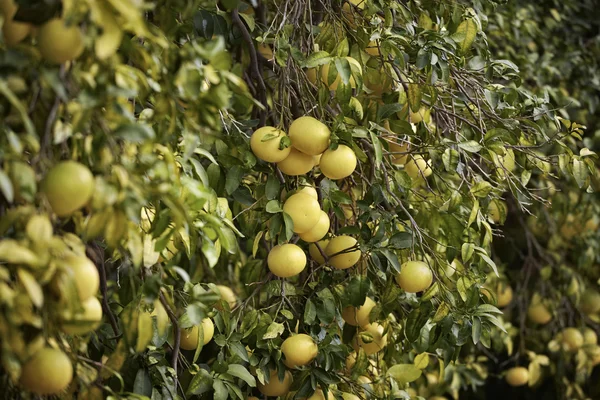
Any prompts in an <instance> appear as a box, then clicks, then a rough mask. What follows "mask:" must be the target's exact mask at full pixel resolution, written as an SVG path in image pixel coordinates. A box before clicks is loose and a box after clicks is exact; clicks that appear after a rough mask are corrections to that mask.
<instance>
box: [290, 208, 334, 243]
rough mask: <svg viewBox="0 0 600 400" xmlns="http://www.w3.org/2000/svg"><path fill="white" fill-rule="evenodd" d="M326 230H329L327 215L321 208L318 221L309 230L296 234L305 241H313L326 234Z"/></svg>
mask: <svg viewBox="0 0 600 400" xmlns="http://www.w3.org/2000/svg"><path fill="white" fill-rule="evenodd" d="M327 232H329V216H328V215H327V213H326V212H325V211H323V210H321V217H320V218H319V222H317V224H316V225H315V226H313V227H312V228H311V229H310V230H308V231H306V232H304V233H301V234H300V235H298V236H300V239H302V240H304V241H305V242H307V243H313V242H317V241H319V240H321V239H323V237H324V236H325V235H327ZM317 251H318V250H317Z"/></svg>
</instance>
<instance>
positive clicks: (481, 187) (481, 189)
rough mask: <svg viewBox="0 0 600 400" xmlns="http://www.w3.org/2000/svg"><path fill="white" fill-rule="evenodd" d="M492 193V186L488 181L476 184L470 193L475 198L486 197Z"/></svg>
mask: <svg viewBox="0 0 600 400" xmlns="http://www.w3.org/2000/svg"><path fill="white" fill-rule="evenodd" d="M491 191H492V184H491V183H489V182H488V181H481V182H477V183H476V184H475V185H473V187H472V188H471V193H472V194H473V196H476V197H486V196H487V195H488V194H490V192H491Z"/></svg>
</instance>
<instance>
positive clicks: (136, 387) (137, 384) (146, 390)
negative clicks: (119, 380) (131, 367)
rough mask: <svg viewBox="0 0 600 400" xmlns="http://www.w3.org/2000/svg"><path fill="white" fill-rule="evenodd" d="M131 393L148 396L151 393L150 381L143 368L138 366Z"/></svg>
mask: <svg viewBox="0 0 600 400" xmlns="http://www.w3.org/2000/svg"><path fill="white" fill-rule="evenodd" d="M133 393H135V394H141V395H142V396H148V397H149V396H151V395H152V381H151V380H150V375H148V372H147V371H146V370H145V369H144V368H140V369H139V370H138V372H137V374H135V381H134V382H133Z"/></svg>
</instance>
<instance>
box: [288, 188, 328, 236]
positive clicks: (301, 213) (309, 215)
mask: <svg viewBox="0 0 600 400" xmlns="http://www.w3.org/2000/svg"><path fill="white" fill-rule="evenodd" d="M283 211H284V212H285V213H286V214H288V215H289V216H290V217H291V218H292V221H293V222H294V232H295V233H304V232H307V231H309V230H311V229H312V228H313V227H314V226H315V225H316V224H317V223H318V222H319V219H320V218H321V206H320V205H319V202H318V201H317V200H316V199H315V198H314V197H312V196H310V195H308V194H306V193H296V194H293V195H291V196H290V197H289V198H288V199H287V200H286V201H285V203H284V204H283Z"/></svg>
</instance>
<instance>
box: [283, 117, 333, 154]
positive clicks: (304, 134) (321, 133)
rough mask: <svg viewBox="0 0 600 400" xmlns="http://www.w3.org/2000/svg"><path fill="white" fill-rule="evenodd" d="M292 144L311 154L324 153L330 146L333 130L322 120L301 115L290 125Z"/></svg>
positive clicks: (297, 148)
mask: <svg viewBox="0 0 600 400" xmlns="http://www.w3.org/2000/svg"><path fill="white" fill-rule="evenodd" d="M289 136H290V140H291V141H292V146H294V147H295V148H296V150H299V151H301V152H303V153H304V154H308V155H311V156H316V155H319V154H321V153H323V152H324V151H325V150H327V147H329V140H330V137H331V131H330V130H329V128H328V127H327V125H325V124H324V123H322V122H321V121H319V120H317V119H316V118H313V117H310V116H304V117H300V118H298V119H296V120H294V122H292V124H291V125H290V129H289Z"/></svg>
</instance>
